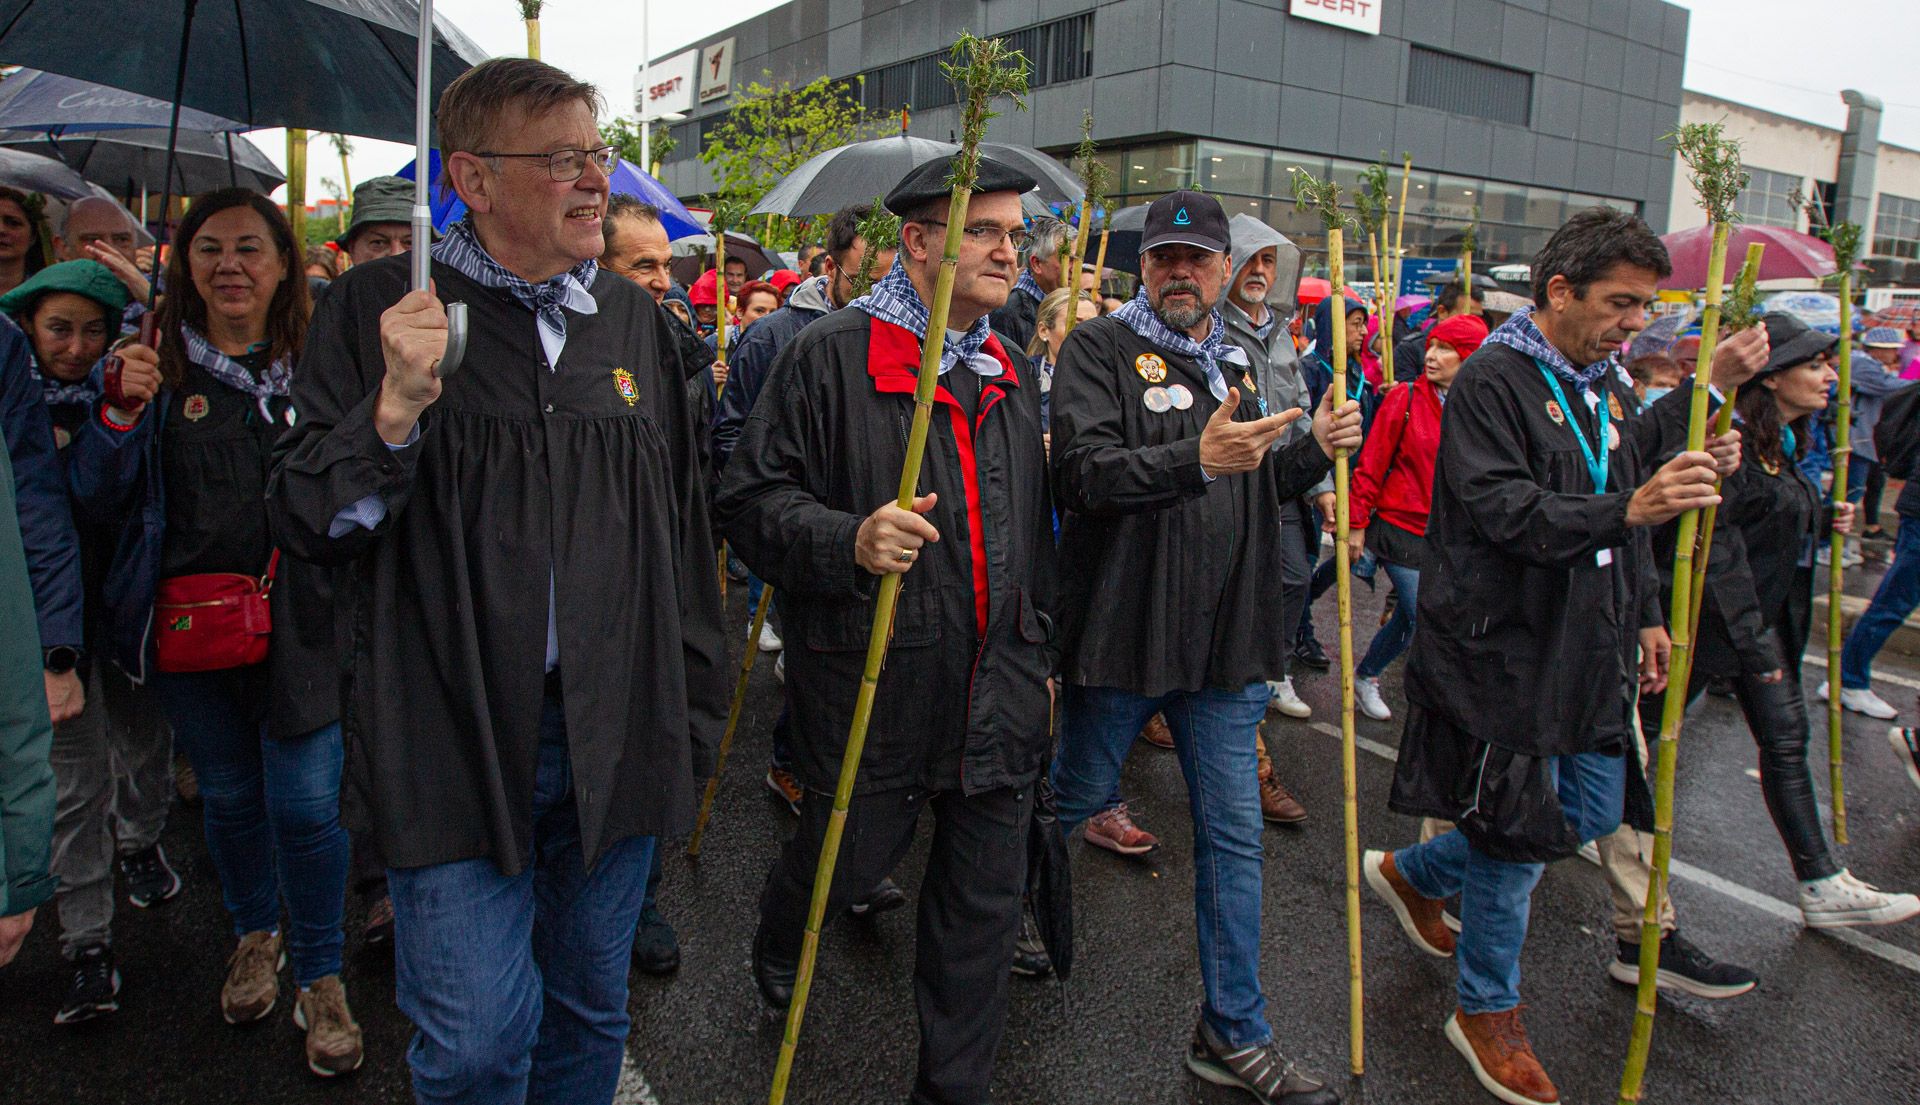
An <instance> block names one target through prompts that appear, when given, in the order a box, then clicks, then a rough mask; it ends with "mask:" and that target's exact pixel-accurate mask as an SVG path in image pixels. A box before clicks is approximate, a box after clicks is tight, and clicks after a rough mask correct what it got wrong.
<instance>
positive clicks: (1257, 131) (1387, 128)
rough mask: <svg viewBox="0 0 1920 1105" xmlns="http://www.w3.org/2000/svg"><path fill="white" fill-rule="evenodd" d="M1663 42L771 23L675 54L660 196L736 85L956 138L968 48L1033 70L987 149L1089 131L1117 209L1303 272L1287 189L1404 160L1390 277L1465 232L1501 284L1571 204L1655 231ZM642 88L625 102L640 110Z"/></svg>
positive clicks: (1311, 237)
mask: <svg viewBox="0 0 1920 1105" xmlns="http://www.w3.org/2000/svg"><path fill="white" fill-rule="evenodd" d="M1329 19H1331V20H1334V21H1336V23H1345V24H1357V25H1358V26H1360V27H1361V28H1362V29H1352V28H1351V27H1350V26H1345V25H1336V23H1329V22H1326V21H1325V20H1329ZM1375 27H1377V33H1371V32H1372V29H1373V28H1375ZM1687 29H1688V14H1687V12H1686V11H1685V10H1684V9H1682V8H1679V7H1676V6H1674V5H1672V4H1668V3H1664V2H1662V0H794V2H793V3H789V4H786V5H784V6H782V7H779V8H775V9H773V10H772V11H769V12H767V13H765V14H763V15H760V16H757V17H755V18H753V19H750V20H747V21H746V22H744V23H740V24H737V25H735V26H733V27H729V28H727V29H726V30H724V31H721V32H719V33H717V34H714V35H712V36H709V37H707V38H705V39H702V40H700V41H698V42H696V43H695V44H694V49H695V50H697V51H698V53H697V55H696V59H697V61H698V63H699V65H698V69H699V72H698V74H697V77H698V82H699V83H700V84H701V87H700V88H699V90H698V96H697V98H696V97H695V96H693V95H691V94H690V95H688V96H687V98H686V100H685V101H684V103H685V105H686V106H687V107H688V108H689V110H688V111H687V112H686V114H687V116H688V117H687V118H686V119H685V120H684V121H682V122H678V123H676V124H674V125H673V129H672V133H673V136H674V139H675V146H674V149H673V152H672V154H671V155H670V158H669V160H668V161H667V162H666V163H665V165H664V167H663V169H662V176H663V182H664V183H665V184H666V185H667V186H668V187H669V188H671V189H673V190H674V191H675V192H677V193H678V194H680V195H697V194H701V193H704V192H707V191H709V190H711V188H712V186H713V181H712V178H711V176H710V175H708V172H707V169H706V166H705V165H703V164H702V163H701V162H700V161H698V160H697V155H698V152H699V149H700V143H701V139H702V136H703V135H704V134H705V133H707V132H709V131H710V130H711V128H712V127H713V126H714V125H715V123H716V122H717V121H718V120H719V119H720V118H722V117H723V116H724V114H725V112H726V110H727V107H728V104H729V103H730V102H731V101H732V99H733V98H734V96H736V95H738V92H739V89H741V88H742V87H744V86H745V85H746V84H748V83H750V82H752V81H759V82H761V83H764V84H778V83H780V82H783V81H784V82H792V83H793V84H795V85H799V84H804V83H806V82H808V81H811V80H813V79H815V78H817V77H820V76H822V75H826V76H829V77H832V78H834V79H836V80H841V81H844V82H846V88H847V92H848V95H850V96H856V97H858V98H859V99H860V101H861V102H862V103H863V105H864V106H866V107H867V108H869V109H871V110H873V111H874V112H875V113H876V114H885V113H894V112H897V111H898V110H899V109H900V108H901V107H902V106H904V105H909V104H910V105H911V106H912V108H913V112H912V116H911V132H912V133H913V134H915V135H918V136H920V137H925V138H936V139H947V138H949V137H950V136H951V135H952V133H953V132H954V131H955V130H957V128H958V125H959V124H958V119H957V113H956V109H955V108H954V106H953V99H954V97H953V94H952V91H951V89H949V88H948V87H947V86H946V84H945V82H944V80H943V79H942V78H941V76H940V73H939V69H938V63H939V61H940V60H941V59H942V57H943V53H944V51H945V49H946V48H947V47H948V46H949V45H950V44H951V43H952V42H953V40H954V39H955V37H956V36H958V35H959V34H960V32H962V31H972V32H974V33H976V34H982V35H996V36H1000V37H1004V38H1007V39H1009V40H1010V41H1011V43H1012V44H1013V45H1014V46H1015V47H1016V48H1019V49H1020V50H1022V52H1024V53H1025V54H1026V55H1027V57H1028V58H1029V59H1031V60H1032V61H1033V62H1034V67H1033V71H1032V73H1031V77H1030V81H1031V84H1032V92H1031V95H1030V96H1029V98H1028V104H1029V109H1028V110H1027V111H1025V112H1012V111H1008V112H1007V113H1005V114H1004V115H1002V116H1001V117H1000V118H998V119H996V120H994V121H993V123H992V125H991V127H990V132H989V137H990V140H992V141H1000V142H1013V143H1019V144H1023V145H1030V146H1035V147H1038V148H1040V149H1042V150H1046V151H1048V152H1052V153H1055V154H1057V155H1059V156H1062V157H1065V156H1066V155H1067V154H1068V152H1069V151H1070V150H1071V149H1072V147H1073V146H1074V144H1075V143H1076V142H1077V141H1078V140H1079V137H1080V125H1081V118H1082V114H1083V113H1084V112H1086V111H1091V112H1092V113H1093V120H1094V124H1093V135H1094V138H1095V139H1096V140H1097V141H1098V142H1099V144H1100V148H1101V151H1102V153H1101V156H1102V157H1103V158H1104V159H1105V160H1106V162H1107V164H1108V167H1109V168H1110V169H1111V170H1112V171H1113V173H1114V178H1115V180H1116V181H1117V182H1118V184H1117V186H1116V192H1117V194H1118V197H1119V202H1120V203H1121V204H1122V205H1125V204H1130V203H1139V202H1145V201H1147V200H1150V199H1152V198H1153V197H1155V196H1157V195H1160V194H1163V193H1165V192H1167V191H1170V190H1172V189H1174V188H1180V187H1198V188H1202V189H1205V190H1207V191H1209V192H1212V193H1215V194H1217V195H1219V196H1220V198H1221V200H1222V201H1223V202H1224V203H1225V204H1226V205H1227V207H1228V209H1229V211H1230V212H1231V211H1241V210H1244V211H1247V212H1249V213H1251V214H1254V215H1257V216H1259V217H1260V218H1262V219H1264V220H1266V221H1267V222H1268V223H1270V224H1272V225H1273V226H1275V227H1277V228H1279V229H1280V230H1281V231H1283V232H1284V233H1286V234H1287V235H1288V236H1289V237H1291V238H1293V239H1294V240H1295V241H1296V242H1298V243H1300V244H1301V245H1302V247H1303V248H1305V249H1307V250H1308V251H1309V253H1310V254H1311V253H1314V252H1315V251H1317V250H1320V249H1322V248H1323V247H1324V236H1323V233H1322V231H1321V230H1320V229H1319V223H1318V221H1317V220H1315V219H1312V218H1309V217H1306V216H1304V215H1301V214H1299V213H1297V212H1296V211H1295V209H1294V205H1293V201H1292V190H1291V187H1290V185H1289V175H1290V171H1291V170H1295V169H1300V168H1304V169H1306V170H1308V171H1310V172H1312V173H1314V174H1315V175H1316V176H1322V177H1325V176H1328V175H1331V176H1332V177H1333V178H1334V179H1335V180H1337V181H1340V182H1341V183H1342V184H1343V185H1347V186H1349V187H1348V189H1347V190H1348V191H1351V185H1352V184H1353V183H1354V181H1355V180H1356V179H1357V177H1358V175H1359V173H1360V171H1361V170H1362V169H1364V168H1365V167H1366V166H1367V165H1368V164H1370V163H1374V162H1379V161H1384V162H1386V163H1387V164H1388V165H1389V166H1390V167H1391V168H1392V169H1393V185H1394V187H1395V188H1396V189H1397V188H1398V187H1399V183H1400V175H1401V174H1400V168H1399V165H1400V160H1401V157H1402V155H1403V154H1405V155H1410V156H1411V157H1412V159H1413V177H1412V181H1411V185H1410V189H1409V191H1410V197H1411V198H1410V200H1409V202H1408V204H1407V218H1406V230H1405V234H1406V245H1407V253H1408V254H1409V256H1414V257H1418V256H1422V255H1432V256H1442V257H1444V256H1451V255H1453V254H1456V253H1457V252H1458V249H1459V243H1460V239H1461V236H1462V233H1463V231H1464V230H1465V228H1466V227H1467V226H1468V224H1470V223H1474V222H1475V221H1476V219H1477V225H1478V231H1477V243H1478V244H1477V249H1476V258H1477V259H1478V260H1477V261H1476V264H1477V263H1479V261H1480V260H1484V261H1485V262H1486V263H1488V264H1500V263H1503V262H1510V261H1525V260H1527V259H1528V258H1530V257H1531V256H1532V255H1533V253H1534V252H1535V251H1536V250H1537V249H1538V248H1539V247H1540V246H1541V245H1542V244H1544V243H1545V241H1546V238H1547V236H1548V235H1549V234H1551V233H1552V231H1553V230H1554V228H1556V227H1558V226H1559V225H1560V224H1561V222H1562V221H1564V220H1565V218H1566V217H1567V215H1568V214H1569V213H1571V212H1573V211H1575V210H1578V209H1580V208H1581V207H1585V206H1588V205H1590V204H1593V203H1600V202H1604V203H1610V204H1613V205H1615V206H1619V207H1623V208H1626V209H1629V210H1635V211H1638V212H1639V213H1641V214H1642V215H1643V216H1644V217H1645V218H1646V219H1647V220H1648V222H1650V223H1651V224H1653V225H1654V226H1655V227H1656V228H1658V227H1663V226H1665V225H1666V223H1667V220H1668V215H1669V205H1670V204H1671V203H1672V202H1673V196H1674V187H1673V183H1672V175H1673V161H1672V158H1671V157H1670V156H1669V154H1668V151H1667V148H1666V146H1665V144H1664V143H1663V142H1662V140H1661V136H1662V135H1664V134H1666V133H1668V132H1669V131H1671V130H1672V129H1673V127H1674V125H1675V124H1676V122H1677V121H1678V119H1679V117H1680V104H1681V73H1682V65H1683V59H1684V56H1685V52H1686V42H1687ZM716 55H717V57H716ZM688 60H695V59H688V58H687V57H686V55H685V54H684V53H681V52H678V51H676V55H672V56H669V57H666V58H661V59H656V61H655V64H654V66H653V68H652V69H651V70H650V71H649V72H652V73H654V74H656V75H657V74H658V73H661V72H664V71H665V70H666V69H667V68H672V66H671V65H670V63H675V62H678V63H681V64H684V62H685V61H688ZM722 67H724V68H725V70H726V72H725V73H721V72H720V69H721V68H722ZM710 68H711V69H713V70H714V71H715V72H714V77H715V78H716V79H715V81H714V85H713V88H712V89H709V88H707V87H706V85H705V82H706V80H707V78H708V70H709V69H710ZM675 71H676V72H677V69H676V70H675ZM664 83H665V82H662V81H659V80H654V81H648V80H647V79H646V78H645V77H642V78H641V79H640V80H638V81H637V82H636V84H637V85H639V86H640V87H641V90H642V95H643V97H644V96H645V87H646V86H647V85H648V84H653V85H656V86H658V85H662V84H664ZM709 91H714V92H717V93H718V94H716V95H711V96H709V94H708V93H709ZM885 186H886V185H885V183H880V184H878V185H877V190H881V191H884V189H885Z"/></svg>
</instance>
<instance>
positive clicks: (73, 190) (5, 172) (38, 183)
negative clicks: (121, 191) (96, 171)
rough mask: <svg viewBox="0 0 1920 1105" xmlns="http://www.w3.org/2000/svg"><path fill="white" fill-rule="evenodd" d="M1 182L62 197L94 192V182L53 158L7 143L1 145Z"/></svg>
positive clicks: (10, 186)
mask: <svg viewBox="0 0 1920 1105" xmlns="http://www.w3.org/2000/svg"><path fill="white" fill-rule="evenodd" d="M0 184H4V185H6V186H7V187H9V188H18V189H20V190H21V191H22V192H39V193H40V194H42V195H47V196H53V197H55V198H57V199H63V200H77V199H81V198H83V197H86V196H91V195H93V186H92V185H90V184H88V183H87V182H86V179H85V178H83V177H82V176H81V175H80V174H79V173H76V172H74V171H73V170H72V169H69V168H67V167H66V166H65V165H62V164H60V163H59V162H58V161H55V160H54V159H53V158H51V157H42V156H40V155H39V154H37V153H28V152H26V151H25V150H13V149H6V148H4V147H0Z"/></svg>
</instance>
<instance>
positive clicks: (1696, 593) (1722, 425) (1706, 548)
mask: <svg viewBox="0 0 1920 1105" xmlns="http://www.w3.org/2000/svg"><path fill="white" fill-rule="evenodd" d="M1766 251H1767V246H1766V243H1765V242H1753V243H1751V244H1749V245H1748V246H1747V259H1746V263H1745V264H1742V265H1741V266H1740V275H1739V277H1738V278H1737V279H1735V280H1734V282H1733V296H1732V298H1731V299H1730V300H1728V302H1727V303H1726V304H1725V305H1723V307H1722V310H1721V314H1722V315H1723V316H1724V318H1723V320H1722V321H1723V322H1724V323H1725V328H1726V330H1727V332H1728V333H1729V334H1732V333H1738V332H1739V331H1741V330H1745V329H1748V328H1750V327H1752V326H1753V325H1754V324H1755V323H1757V322H1758V321H1759V319H1758V318H1756V317H1755V316H1754V313H1753V300H1754V294H1755V293H1754V285H1755V284H1756V283H1757V282H1758V281H1759V279H1760V258H1761V256H1762V255H1763V254H1765V253H1766ZM1739 394H1740V389H1739V388H1735V389H1733V390H1732V391H1730V392H1728V393H1727V394H1725V395H1723V396H1721V397H1720V411H1719V413H1718V414H1717V415H1716V416H1715V417H1714V420H1713V436H1715V437H1721V436H1723V435H1725V434H1726V432H1727V431H1728V430H1731V429H1733V401H1734V400H1735V399H1736V398H1738V397H1739ZM1723 482H1724V481H1722V480H1715V481H1713V493H1714V494H1716V495H1718V494H1719V493H1720V486H1721V484H1722V483H1723ZM1719 518H1720V504H1719V503H1715V504H1713V505H1712V506H1710V507H1708V508H1707V511H1706V515H1705V516H1704V517H1703V518H1702V519H1701V520H1700V551H1699V552H1697V553H1695V554H1694V557H1693V582H1692V584H1691V585H1689V588H1688V590H1689V591H1690V592H1691V595H1692V602H1693V614H1692V615H1691V617H1690V618H1689V619H1688V627H1689V628H1688V630H1687V636H1688V639H1690V640H1694V641H1698V640H1699V639H1700V611H1701V609H1702V608H1703V607H1705V606H1706V602H1707V561H1708V560H1709V559H1710V558H1711V557H1712V555H1713V527H1714V525H1715V524H1716V523H1717V522H1718V521H1719Z"/></svg>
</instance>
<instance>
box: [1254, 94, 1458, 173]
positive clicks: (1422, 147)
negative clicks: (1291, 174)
mask: <svg viewBox="0 0 1920 1105" xmlns="http://www.w3.org/2000/svg"><path fill="white" fill-rule="evenodd" d="M1289 91H1291V90H1289ZM1281 137H1282V138H1284V137H1286V135H1285V134H1284V133H1283V134H1282V135H1281ZM1294 148H1296V149H1316V148H1317V147H1312V146H1305V147H1301V146H1296V147H1294ZM1393 148H1394V151H1395V152H1396V153H1400V154H1412V155H1413V163H1414V164H1415V165H1419V166H1422V167H1426V166H1434V165H1438V164H1440V161H1441V159H1442V158H1444V157H1445V156H1446V148H1447V116H1446V115H1445V114H1444V113H1442V112H1438V111H1433V110H1431V109H1429V108H1424V107H1400V108H1397V109H1395V111H1394V125H1393Z"/></svg>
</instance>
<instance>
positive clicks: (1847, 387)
mask: <svg viewBox="0 0 1920 1105" xmlns="http://www.w3.org/2000/svg"><path fill="white" fill-rule="evenodd" d="M1827 234H1828V240H1829V241H1830V242H1831V243H1832V245H1833V259H1834V263H1835V265H1836V267H1837V268H1838V269H1839V273H1838V276H1839V281H1840V364H1839V371H1840V383H1839V388H1838V390H1839V402H1838V404H1837V405H1836V406H1835V408H1834V412H1833V425H1834V441H1833V503H1834V505H1835V506H1836V507H1837V506H1839V505H1840V504H1841V503H1844V502H1846V501H1847V467H1848V465H1849V462H1850V461H1851V459H1852V456H1853V444H1852V436H1853V435H1852V429H1853V426H1852V423H1853V390H1852V389H1853V261H1854V257H1855V255H1856V254H1857V252H1858V251H1859V248H1860V228H1859V227H1858V226H1856V225H1854V224H1853V223H1839V224H1836V225H1834V226H1833V227H1831V228H1829V230H1828V232H1827ZM1845 549H1846V538H1845V537H1844V536H1842V535H1841V534H1839V533H1835V534H1834V535H1833V537H1832V539H1831V544H1830V545H1829V546H1828V550H1827V559H1828V562H1829V565H1828V569H1827V785H1828V788H1829V790H1830V791H1831V792H1832V798H1833V840H1834V843H1836V844H1845V843H1847V788H1846V782H1845V779H1844V777H1843V774H1842V770H1841V761H1842V758H1843V757H1842V743H1841V739H1840V738H1841V736H1842V732H1843V728H1844V727H1843V725H1842V723H1841V717H1840V647H1841V641H1842V638H1841V635H1840V597H1841V596H1842V595H1843V594H1845V593H1846V589H1845V574H1846V570H1845V569H1844V568H1843V567H1842V566H1841V562H1840V561H1841V556H1842V555H1843V554H1844V552H1845Z"/></svg>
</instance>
